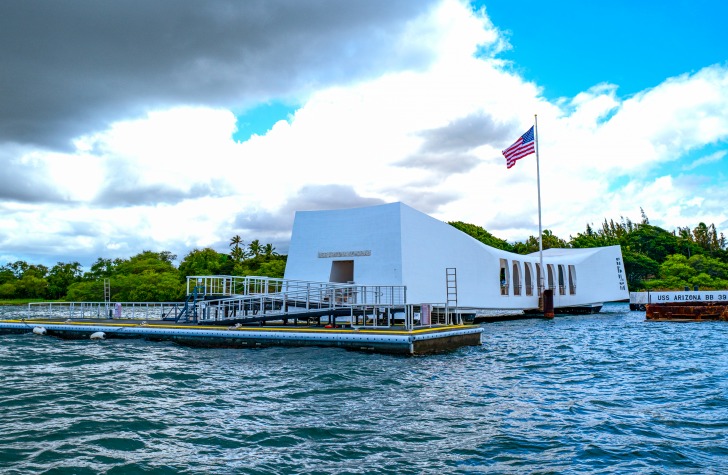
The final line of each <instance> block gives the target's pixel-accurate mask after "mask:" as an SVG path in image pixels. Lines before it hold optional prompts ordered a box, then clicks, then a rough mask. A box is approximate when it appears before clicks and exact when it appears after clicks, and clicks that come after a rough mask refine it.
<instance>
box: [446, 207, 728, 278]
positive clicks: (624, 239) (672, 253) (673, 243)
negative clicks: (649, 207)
mask: <svg viewBox="0 0 728 475" xmlns="http://www.w3.org/2000/svg"><path fill="white" fill-rule="evenodd" d="M449 224H450V225H452V226H454V227H456V228H458V229H459V230H461V231H463V232H465V233H467V234H469V235H471V236H472V237H474V238H475V239H477V240H479V241H481V242H482V243H484V244H486V245H488V246H491V247H495V248H498V249H503V250H505V251H510V252H515V253H517V254H531V253H533V252H538V237H537V236H530V237H529V238H528V239H526V241H525V242H516V243H513V244H511V243H508V242H507V241H505V240H503V239H499V238H497V237H495V236H493V235H492V234H491V233H489V232H488V231H486V230H485V229H483V228H482V227H479V226H476V225H473V224H468V223H463V222H461V221H452V222H450V223H449ZM542 234H543V249H549V248H590V247H602V246H613V245H619V246H621V248H622V257H623V260H624V267H625V271H626V273H627V285H628V287H629V289H630V290H631V291H638V290H683V289H684V288H686V287H688V288H691V289H693V288H695V287H696V286H697V287H698V288H700V289H705V290H715V289H728V251H727V250H726V238H725V237H724V236H723V233H720V234H718V232H717V230H716V228H715V225H714V224H711V225H706V224H705V223H702V222H701V223H699V224H698V225H697V226H696V227H695V228H692V229H691V228H690V227H687V226H686V227H678V228H677V229H676V230H674V231H667V230H665V229H663V228H660V227H659V226H653V225H651V224H650V221H649V219H648V218H647V216H646V215H645V213H644V211H643V210H642V220H641V221H640V222H639V223H635V222H633V221H631V220H630V219H625V218H621V219H620V220H619V221H614V220H613V219H610V220H608V221H607V219H605V220H604V222H603V223H602V224H601V226H600V227H595V226H593V225H591V224H587V225H586V229H585V230H584V231H583V232H581V233H577V234H576V236H569V240H568V241H567V240H565V239H562V238H559V237H557V236H555V235H554V234H553V233H552V232H551V231H550V230H548V229H546V230H544V231H543V233H542Z"/></svg>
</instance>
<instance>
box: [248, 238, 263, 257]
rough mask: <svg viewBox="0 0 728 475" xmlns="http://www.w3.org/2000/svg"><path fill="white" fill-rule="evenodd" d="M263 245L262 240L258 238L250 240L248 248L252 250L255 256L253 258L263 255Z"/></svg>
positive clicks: (251, 252)
mask: <svg viewBox="0 0 728 475" xmlns="http://www.w3.org/2000/svg"><path fill="white" fill-rule="evenodd" d="M262 249H263V247H262V246H261V245H260V241H259V240H257V239H253V240H252V241H250V244H248V250H249V251H250V254H251V255H252V256H253V258H256V257H258V256H260V255H261V253H262Z"/></svg>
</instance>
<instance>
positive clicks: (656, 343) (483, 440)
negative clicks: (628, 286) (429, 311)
mask: <svg viewBox="0 0 728 475" xmlns="http://www.w3.org/2000/svg"><path fill="white" fill-rule="evenodd" d="M3 311H5V312H7V311H8V310H7V309H3ZM484 328H485V332H484V334H483V342H484V345H483V346H482V347H470V348H463V349H461V350H458V351H455V352H452V353H447V354H442V355H436V356H429V357H415V358H403V357H393V356H386V355H376V354H365V353H356V352H347V351H344V350H339V349H331V348H328V349H327V348H318V349H317V348H266V349H249V350H226V349H209V350H208V349H193V348H186V347H183V346H178V345H174V344H170V343H152V342H146V341H142V340H105V341H90V340H76V341H64V340H59V339H55V338H50V337H39V336H37V335H32V334H24V335H6V336H0V362H1V363H2V364H1V365H0V378H1V380H2V385H0V407H2V408H3V413H2V419H1V421H0V471H2V473H8V474H26V473H78V474H84V473H94V474H96V473H106V474H116V473H160V474H164V473H219V474H229V473H246V474H248V473H251V474H256V473H260V474H263V473H265V474H270V473H281V474H284V473H300V474H304V473H311V474H313V473H317V474H318V473H332V474H334V473H336V474H339V473H350V474H357V473H361V474H364V473H366V474H370V473H403V474H409V473H411V474H421V473H573V474H584V473H586V474H589V473H605V472H608V473H696V474H697V473H721V472H724V471H726V470H728V382H727V381H728V378H726V372H727V371H726V370H727V369H728V351H726V350H728V338H727V337H728V324H725V323H720V322H702V323H695V324H690V323H689V324H674V323H657V322H645V321H644V312H630V311H629V310H628V309H627V306H626V305H625V304H611V305H606V306H605V307H604V310H603V312H602V313H601V314H599V315H594V316H574V317H571V316H570V317H566V316H564V317H557V318H556V319H555V320H553V321H545V320H520V321H509V322H498V323H492V324H486V325H484Z"/></svg>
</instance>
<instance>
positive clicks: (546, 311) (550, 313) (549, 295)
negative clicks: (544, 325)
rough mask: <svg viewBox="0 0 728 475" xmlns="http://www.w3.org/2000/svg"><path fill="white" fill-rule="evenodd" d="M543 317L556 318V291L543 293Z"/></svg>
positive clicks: (550, 290)
mask: <svg viewBox="0 0 728 475" xmlns="http://www.w3.org/2000/svg"><path fill="white" fill-rule="evenodd" d="M543 316H544V317H545V318H554V289H544V291H543Z"/></svg>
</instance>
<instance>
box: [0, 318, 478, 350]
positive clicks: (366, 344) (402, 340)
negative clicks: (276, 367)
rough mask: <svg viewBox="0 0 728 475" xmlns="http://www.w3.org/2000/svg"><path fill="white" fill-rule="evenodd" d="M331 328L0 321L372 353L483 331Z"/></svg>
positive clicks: (67, 331) (222, 343) (6, 326)
mask: <svg viewBox="0 0 728 475" xmlns="http://www.w3.org/2000/svg"><path fill="white" fill-rule="evenodd" d="M336 326H338V327H339V328H325V327H314V326H291V325H287V326H286V325H280V326H278V325H266V326H241V325H234V326H229V327H221V326H217V325H197V324H191V323H182V324H179V323H177V324H174V323H173V324H169V323H167V322H164V321H149V322H147V321H141V322H140V321H132V320H115V319H89V318H84V319H75V320H74V319H66V320H59V319H20V320H0V334H7V333H30V332H34V333H37V334H41V335H49V336H55V337H59V338H64V339H89V338H98V339H110V338H137V339H145V340H151V341H173V342H175V343H179V344H182V345H187V346H195V347H208V348H260V347H268V346H318V347H338V348H344V349H347V350H358V351H370V352H376V353H390V354H400V355H426V354H431V353H438V352H442V351H449V350H454V349H457V348H460V347H463V346H479V345H480V344H481V333H482V332H483V329H482V328H481V327H477V326H464V325H442V326H433V327H429V328H419V329H413V330H405V329H404V328H397V327H395V326H393V327H390V328H381V329H371V328H368V329H362V328H352V327H350V326H348V327H347V326H339V325H336ZM92 335H93V336H92Z"/></svg>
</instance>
